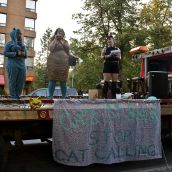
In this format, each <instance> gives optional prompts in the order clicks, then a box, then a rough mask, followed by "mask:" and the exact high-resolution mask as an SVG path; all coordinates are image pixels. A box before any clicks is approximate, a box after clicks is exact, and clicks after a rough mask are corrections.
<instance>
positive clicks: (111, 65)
mask: <svg viewBox="0 0 172 172" xmlns="http://www.w3.org/2000/svg"><path fill="white" fill-rule="evenodd" d="M101 57H102V58H103V59H104V67H103V79H104V86H103V98H107V93H108V89H109V88H110V81H112V82H111V94H112V98H113V99H115V98H116V93H117V89H118V88H117V87H118V84H117V81H118V76H119V61H120V59H121V51H120V49H119V48H118V47H116V46H115V45H114V38H113V36H108V37H107V46H106V47H105V48H103V50H102V53H101Z"/></svg>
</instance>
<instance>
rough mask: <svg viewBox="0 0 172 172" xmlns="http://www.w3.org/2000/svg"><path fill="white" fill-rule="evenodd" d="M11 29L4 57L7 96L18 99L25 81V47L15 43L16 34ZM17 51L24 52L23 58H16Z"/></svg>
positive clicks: (15, 30)
mask: <svg viewBox="0 0 172 172" xmlns="http://www.w3.org/2000/svg"><path fill="white" fill-rule="evenodd" d="M18 31H19V29H15V28H14V29H13V30H12V31H11V32H10V36H11V40H10V41H9V42H8V43H7V44H6V45H5V48H4V56H6V57H8V60H7V64H6V68H7V72H8V85H9V94H10V97H11V98H14V99H19V98H20V95H21V93H22V89H23V87H24V84H25V81H26V65H25V59H26V58H27V51H26V47H25V45H24V44H23V42H22V41H17V32H18ZM18 51H24V52H25V56H18V54H17V52H18Z"/></svg>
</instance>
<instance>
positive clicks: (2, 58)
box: [0, 54, 4, 67]
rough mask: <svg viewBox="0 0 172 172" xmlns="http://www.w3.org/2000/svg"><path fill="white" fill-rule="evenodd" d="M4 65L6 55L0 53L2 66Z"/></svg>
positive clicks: (0, 65)
mask: <svg viewBox="0 0 172 172" xmlns="http://www.w3.org/2000/svg"><path fill="white" fill-rule="evenodd" d="M3 66H4V55H3V54H0V67H3Z"/></svg>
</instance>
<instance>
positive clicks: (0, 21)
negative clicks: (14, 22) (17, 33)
mask: <svg viewBox="0 0 172 172" xmlns="http://www.w3.org/2000/svg"><path fill="white" fill-rule="evenodd" d="M6 18H7V15H6V14H3V13H0V26H6Z"/></svg>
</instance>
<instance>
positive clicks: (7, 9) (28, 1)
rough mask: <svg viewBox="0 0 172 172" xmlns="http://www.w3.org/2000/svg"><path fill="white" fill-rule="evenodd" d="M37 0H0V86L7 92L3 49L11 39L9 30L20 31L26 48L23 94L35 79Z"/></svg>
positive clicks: (28, 90)
mask: <svg viewBox="0 0 172 172" xmlns="http://www.w3.org/2000/svg"><path fill="white" fill-rule="evenodd" d="M36 2H37V0H0V88H1V89H4V90H5V92H6V93H8V80H7V72H6V68H5V64H6V60H7V57H4V55H3V51H4V46H5V44H6V43H7V42H8V41H9V40H10V39H11V38H10V34H9V33H10V31H11V30H12V29H13V28H14V27H16V28H20V30H21V31H22V37H23V40H24V43H25V45H26V47H27V50H28V58H27V59H26V66H27V77H26V84H25V89H24V94H27V93H29V92H30V91H31V88H32V83H33V82H34V80H35V75H34V72H33V65H34V57H35V51H34V39H35V37H36V31H35V21H36V19H37V13H36Z"/></svg>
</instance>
